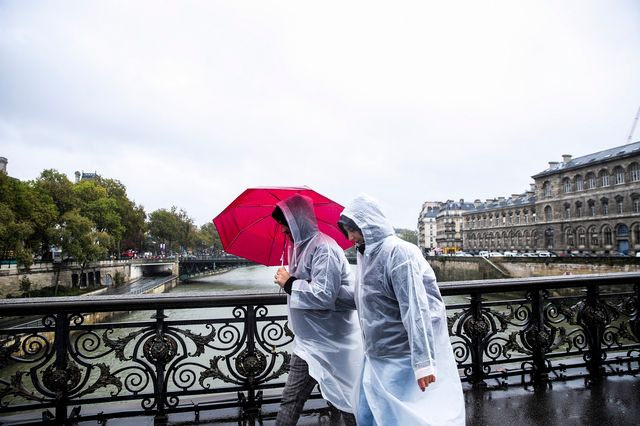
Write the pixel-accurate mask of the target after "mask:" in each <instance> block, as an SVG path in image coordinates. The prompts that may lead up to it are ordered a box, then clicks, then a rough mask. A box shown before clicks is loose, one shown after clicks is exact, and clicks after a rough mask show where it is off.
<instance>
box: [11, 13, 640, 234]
mask: <svg viewBox="0 0 640 426" xmlns="http://www.w3.org/2000/svg"><path fill="white" fill-rule="evenodd" d="M442 3H445V2H423V1H421V2H407V3H405V2H401V3H394V4H393V6H392V5H391V4H387V5H384V4H383V5H375V4H372V3H371V2H363V3H359V2H355V3H354V2H349V3H348V4H345V3H344V2H341V3H326V2H323V3H321V4H312V5H310V4H302V3H301V2H295V3H282V2H264V1H260V2H196V1H193V2H157V1H153V2H142V1H138V2H83V1H78V2H64V3H63V4H60V3H59V2H39V3H35V2H3V3H0V141H1V142H0V151H1V152H0V155H3V156H5V157H8V158H9V171H10V174H12V175H13V176H16V177H19V178H21V179H33V178H35V177H36V176H37V175H38V174H39V172H40V171H41V170H42V169H44V168H57V169H58V170H60V171H63V172H65V173H67V174H69V175H70V176H72V174H73V172H74V171H75V170H82V169H84V170H85V171H89V170H90V171H94V170H96V171H98V173H100V174H102V175H103V176H106V177H112V178H117V179H120V180H121V181H122V182H123V183H124V184H125V185H126V186H127V188H128V191H129V194H130V196H131V197H132V198H134V199H135V200H136V202H138V203H140V204H143V205H144V206H145V208H146V209H147V210H148V211H151V210H154V209H157V208H161V207H169V206H171V205H177V206H179V207H183V208H185V209H186V210H187V211H188V212H189V213H190V214H191V215H192V216H193V217H194V219H195V220H196V222H197V223H198V224H201V223H204V222H207V221H209V220H211V219H212V218H213V217H214V216H215V215H216V214H217V213H218V212H219V211H220V210H222V209H223V208H224V207H225V206H226V204H227V203H228V202H230V201H231V200H232V199H233V198H234V197H235V196H236V195H237V194H239V193H240V192H241V191H242V190H243V189H244V188H245V187H247V186H268V185H309V186H311V187H313V188H314V189H316V190H318V191H320V192H323V193H325V194H326V195H328V196H330V197H333V198H335V199H336V200H337V201H340V202H342V203H346V202H347V201H348V200H349V199H350V198H351V197H353V196H355V195H356V194H358V193H359V192H368V193H370V194H372V195H374V196H376V197H377V198H379V199H380V200H381V201H382V203H383V204H384V205H386V206H387V209H388V214H389V216H390V217H391V219H392V220H393V222H394V223H395V224H396V225H397V226H403V227H414V226H415V223H416V219H417V215H418V212H419V210H420V205H421V203H422V201H424V200H427V199H429V200H446V199H448V198H453V199H459V198H465V199H473V198H476V197H477V198H483V199H484V198H488V197H493V196H498V195H509V194H511V193H515V192H519V191H523V190H525V189H526V188H527V187H528V183H529V182H530V178H529V176H531V175H532V174H534V173H536V172H539V171H541V170H542V169H544V168H545V165H546V164H547V161H549V160H559V158H560V155H561V154H564V153H571V154H574V155H583V154H587V153H590V152H594V151H599V150H602V149H606V148H609V147H613V146H616V145H622V144H624V143H625V142H626V137H627V134H628V132H629V128H630V126H631V120H632V118H633V115H634V113H635V111H636V109H637V107H638V105H639V104H640V79H638V77H637V76H638V75H640V59H639V56H638V55H637V52H638V49H639V48H640V29H639V28H638V26H637V22H640V7H639V6H638V4H637V2H633V1H626V2H619V3H617V6H616V7H615V8H613V7H611V5H610V3H608V2H606V1H587V2H585V1H573V2H571V1H570V2H562V3H561V4H558V3H557V2H551V1H532V2H510V1H503V2H492V3H491V4H486V3H482V4H479V3H478V2H462V3H460V2H456V3H455V4H442ZM635 140H638V137H637V136H636V138H635Z"/></svg>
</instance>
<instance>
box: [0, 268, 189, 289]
mask: <svg viewBox="0 0 640 426" xmlns="http://www.w3.org/2000/svg"><path fill="white" fill-rule="evenodd" d="M173 269H177V266H175V267H174V268H173ZM118 272H119V273H120V274H122V276H123V277H124V278H125V282H127V281H130V280H132V279H135V278H139V277H140V276H141V275H142V269H141V268H137V267H132V264H131V262H130V261H126V260H115V261H102V262H95V263H92V264H90V265H88V266H87V267H86V268H85V269H84V270H83V274H85V275H86V276H88V275H89V274H92V275H93V276H94V277H95V278H94V281H95V280H96V279H97V276H98V275H99V277H100V278H99V279H100V285H110V284H111V283H112V282H113V279H114V277H115V276H116V273H118ZM56 273H57V272H56V269H55V268H54V266H53V264H52V263H35V264H33V265H32V266H31V268H29V270H28V271H26V270H20V269H18V268H17V267H16V265H15V264H13V265H0V298H5V297H6V296H7V295H8V294H11V295H14V296H17V295H19V294H21V291H20V280H21V279H22V277H23V276H25V275H26V276H27V277H28V278H29V281H30V282H31V289H32V290H37V289H40V288H43V287H48V286H53V285H55V282H56ZM79 273H80V265H76V264H72V265H64V266H62V268H61V270H60V277H59V285H61V286H69V287H70V286H71V285H72V276H73V274H76V275H77V274H79ZM87 284H88V285H89V286H90V287H91V285H90V283H89V280H87ZM93 286H94V287H97V286H99V284H98V283H97V282H94V285H93Z"/></svg>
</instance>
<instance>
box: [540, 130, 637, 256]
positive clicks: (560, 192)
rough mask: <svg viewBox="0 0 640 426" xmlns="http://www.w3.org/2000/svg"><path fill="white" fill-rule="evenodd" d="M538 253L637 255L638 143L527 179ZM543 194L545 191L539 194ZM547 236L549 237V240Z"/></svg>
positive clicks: (561, 164)
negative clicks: (531, 191)
mask: <svg viewBox="0 0 640 426" xmlns="http://www.w3.org/2000/svg"><path fill="white" fill-rule="evenodd" d="M532 177H533V179H534V180H535V185H536V188H540V190H539V191H537V193H536V198H537V200H536V208H537V209H538V210H539V211H543V212H544V215H543V216H542V217H541V218H540V219H541V220H540V222H539V223H538V224H537V226H536V228H537V230H538V233H539V234H540V235H545V236H549V238H545V239H543V240H541V243H542V246H541V247H539V248H541V249H548V250H554V251H556V252H585V253H590V254H611V253H624V254H633V253H635V252H637V251H640V239H639V237H640V142H635V143H632V144H628V145H623V146H620V147H616V148H611V149H607V150H605V151H600V152H596V153H593V154H589V155H585V156H582V157H578V158H572V156H570V155H563V161H562V162H550V163H549V167H548V168H547V169H546V170H544V171H542V172H540V173H537V174H535V175H534V176H532ZM543 188H545V189H546V190H545V189H543ZM551 236H552V237H551Z"/></svg>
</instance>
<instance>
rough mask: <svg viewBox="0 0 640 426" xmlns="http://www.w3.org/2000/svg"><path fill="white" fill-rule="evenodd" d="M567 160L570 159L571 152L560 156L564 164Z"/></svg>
mask: <svg viewBox="0 0 640 426" xmlns="http://www.w3.org/2000/svg"><path fill="white" fill-rule="evenodd" d="M569 161H571V154H564V155H563V156H562V162H563V163H564V164H567V163H568V162H569Z"/></svg>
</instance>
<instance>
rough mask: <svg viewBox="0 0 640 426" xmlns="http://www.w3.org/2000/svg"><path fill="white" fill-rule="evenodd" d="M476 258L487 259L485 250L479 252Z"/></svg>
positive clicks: (487, 254) (487, 253) (487, 255)
mask: <svg viewBox="0 0 640 426" xmlns="http://www.w3.org/2000/svg"><path fill="white" fill-rule="evenodd" d="M478 256H480V257H489V252H488V251H486V250H481V251H480V253H478Z"/></svg>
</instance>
